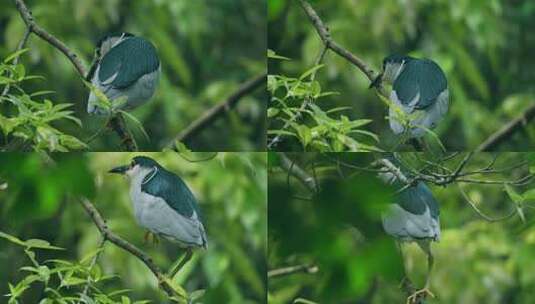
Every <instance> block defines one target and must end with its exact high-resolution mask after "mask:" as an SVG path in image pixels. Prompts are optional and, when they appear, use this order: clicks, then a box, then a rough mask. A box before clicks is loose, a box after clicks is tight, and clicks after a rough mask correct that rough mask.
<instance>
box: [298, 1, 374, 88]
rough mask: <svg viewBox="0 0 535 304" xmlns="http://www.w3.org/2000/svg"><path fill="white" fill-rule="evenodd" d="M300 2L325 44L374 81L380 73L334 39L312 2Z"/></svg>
mask: <svg viewBox="0 0 535 304" xmlns="http://www.w3.org/2000/svg"><path fill="white" fill-rule="evenodd" d="M299 3H300V4H301V7H302V8H303V10H304V11H305V13H306V14H307V16H308V18H309V19H310V21H311V22H312V25H314V27H315V28H316V32H317V33H318V35H319V36H320V38H321V41H322V42H323V44H324V45H325V46H326V47H327V48H329V49H331V50H332V51H333V52H335V53H336V54H338V55H339V56H341V57H342V58H344V59H346V60H347V61H349V62H351V63H352V64H353V65H354V66H356V67H357V68H359V69H360V70H361V71H362V72H363V73H364V74H365V75H366V77H368V79H369V80H370V81H374V80H375V78H377V76H378V75H379V74H378V73H376V72H374V71H373V69H372V68H370V67H369V66H368V65H367V64H366V62H364V61H363V60H362V59H360V58H359V57H357V56H355V55H354V54H352V53H351V52H349V51H348V50H346V49H344V48H343V47H341V46H340V45H339V44H338V43H336V41H334V40H333V39H332V37H331V34H330V33H329V29H328V28H327V27H326V26H325V24H324V23H323V21H321V19H320V17H319V16H318V14H317V13H316V11H315V10H314V9H313V8H312V6H310V4H309V3H308V2H307V1H305V0H299Z"/></svg>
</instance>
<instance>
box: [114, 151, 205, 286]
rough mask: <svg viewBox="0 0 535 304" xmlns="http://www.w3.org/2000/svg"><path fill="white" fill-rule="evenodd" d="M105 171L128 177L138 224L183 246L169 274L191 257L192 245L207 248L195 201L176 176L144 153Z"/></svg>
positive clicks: (183, 183) (172, 274)
mask: <svg viewBox="0 0 535 304" xmlns="http://www.w3.org/2000/svg"><path fill="white" fill-rule="evenodd" d="M109 172H110V173H117V174H123V175H126V176H127V177H128V179H129V180H130V199H131V201H132V206H133V209H134V215H135V218H136V221H137V223H138V224H139V225H140V226H142V227H144V228H146V229H148V230H149V231H150V232H152V233H153V234H155V235H158V236H162V237H164V238H166V239H168V240H170V241H172V242H176V243H178V244H179V245H180V246H181V247H184V248H186V249H187V250H186V254H185V256H184V258H183V259H182V261H180V262H178V261H177V263H178V264H176V265H175V266H173V267H172V270H171V276H174V274H175V273H176V272H177V271H178V270H180V268H182V266H184V264H185V263H186V262H187V261H188V260H189V259H191V256H192V254H193V253H192V249H193V248H196V247H202V248H206V247H207V239H206V232H205V230H204V225H203V223H202V218H201V213H200V210H199V206H198V205H197V200H196V199H195V196H194V195H193V193H192V192H191V190H190V189H189V188H188V186H187V185H186V183H185V182H184V181H183V180H182V179H181V178H180V177H179V176H178V175H176V174H174V173H172V172H170V171H167V170H166V169H165V168H164V167H162V166H161V165H160V164H158V163H157V162H156V161H155V160H154V159H152V158H149V157H145V156H136V157H134V158H133V160H132V162H131V163H130V164H129V165H125V166H120V167H116V168H114V169H112V170H110V171H109Z"/></svg>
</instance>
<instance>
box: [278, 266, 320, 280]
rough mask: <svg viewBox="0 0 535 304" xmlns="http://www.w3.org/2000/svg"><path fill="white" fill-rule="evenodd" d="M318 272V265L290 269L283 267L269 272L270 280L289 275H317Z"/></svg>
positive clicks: (290, 267)
mask: <svg viewBox="0 0 535 304" xmlns="http://www.w3.org/2000/svg"><path fill="white" fill-rule="evenodd" d="M316 272H318V266H316V265H308V264H305V265H295V266H288V267H282V268H277V269H273V270H270V271H268V278H270V279H271V278H275V277H282V276H287V275H292V274H296V273H310V274H312V273H316Z"/></svg>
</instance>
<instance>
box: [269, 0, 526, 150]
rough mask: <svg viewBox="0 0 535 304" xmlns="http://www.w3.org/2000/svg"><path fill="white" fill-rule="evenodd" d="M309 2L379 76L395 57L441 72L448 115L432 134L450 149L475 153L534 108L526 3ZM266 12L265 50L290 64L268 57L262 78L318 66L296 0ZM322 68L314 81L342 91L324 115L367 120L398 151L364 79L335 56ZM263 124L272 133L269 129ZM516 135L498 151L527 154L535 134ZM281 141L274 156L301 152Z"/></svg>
mask: <svg viewBox="0 0 535 304" xmlns="http://www.w3.org/2000/svg"><path fill="white" fill-rule="evenodd" d="M308 2H309V3H310V4H311V5H312V7H313V8H314V9H315V10H316V12H317V13H318V15H319V17H320V18H321V19H322V20H323V22H324V23H325V25H326V26H327V27H328V29H329V32H330V34H331V37H332V38H333V39H334V40H335V41H336V42H337V43H338V44H339V45H341V46H342V47H344V48H345V49H347V50H348V51H350V52H352V53H354V54H355V55H357V56H358V57H359V58H360V59H362V60H363V61H364V62H366V63H367V64H368V66H369V67H370V68H372V69H373V70H374V71H376V72H378V71H379V70H380V68H381V62H382V60H383V58H384V57H386V56H388V55H390V54H393V53H398V54H407V55H411V56H414V57H426V58H431V59H433V60H434V61H436V62H437V63H438V64H439V65H440V66H441V67H442V69H443V70H444V72H445V74H446V77H447V79H448V86H449V89H450V108H449V111H448V113H447V115H446V117H445V119H444V120H443V121H442V122H441V123H440V124H439V125H438V126H437V128H436V129H434V130H433V132H435V133H436V135H437V136H438V137H439V138H440V139H441V141H442V143H443V144H444V146H445V148H446V149H447V150H450V151H467V150H474V149H475V148H476V147H477V146H479V145H480V144H481V143H482V142H483V141H484V140H485V139H487V138H488V137H489V136H490V135H491V134H493V133H494V132H496V131H497V130H498V129H499V128H500V127H502V126H503V125H505V124H506V123H507V122H509V121H510V120H512V119H513V118H515V117H517V116H518V115H520V114H521V113H522V112H523V111H525V110H526V109H527V108H528V107H529V106H530V105H532V104H533V100H534V97H535V96H534V95H533V91H534V86H533V81H532V80H533V79H535V72H534V71H535V68H534V66H535V59H534V58H533V56H531V53H532V51H533V49H535V43H534V41H533V40H529V39H525V33H527V32H529V31H530V29H531V28H533V26H534V25H535V21H534V20H535V19H534V18H532V17H533V14H534V10H533V4H532V2H531V1H529V0H522V1H518V2H517V3H516V2H515V3H512V2H510V1H499V0H489V1H470V0H458V1H449V0H436V1H416V2H414V3H413V2H410V3H409V2H406V1H374V0H363V1H357V2H356V1H352V0H339V1H308ZM268 11H269V14H268V28H269V29H270V30H269V31H268V47H269V49H271V50H273V51H274V52H276V53H277V54H280V55H282V56H285V57H290V58H292V59H293V60H292V61H288V60H270V61H269V62H268V70H269V74H272V75H299V74H300V73H302V72H303V71H305V70H307V69H308V68H309V67H310V66H313V65H315V62H316V59H317V58H316V57H317V54H318V53H319V52H320V50H321V49H322V47H323V46H322V42H321V40H320V38H319V37H318V34H317V32H316V30H315V28H314V27H313V25H312V24H311V22H310V20H308V18H307V16H306V15H305V13H304V12H303V10H302V8H301V6H300V5H299V2H298V1H292V0H276V1H268ZM322 64H324V65H325V67H324V68H323V69H322V70H321V72H320V73H318V75H317V79H316V80H317V81H318V82H319V83H320V84H321V87H322V89H323V90H326V91H336V92H338V93H339V95H332V96H327V97H325V98H324V99H323V100H322V108H323V109H324V110H325V111H327V110H329V109H335V108H339V107H349V108H350V110H349V111H346V112H345V114H346V115H347V116H348V118H349V120H353V119H370V120H373V122H371V123H370V124H368V125H367V126H366V128H367V130H368V131H371V132H373V133H374V134H377V135H378V137H379V139H380V145H379V147H380V148H381V149H383V150H388V151H391V150H392V148H391V147H395V146H397V144H396V143H397V141H398V140H399V137H398V136H396V135H394V134H393V132H392V131H391V130H390V128H389V124H388V120H387V118H386V116H387V113H388V110H387V108H386V107H385V105H384V104H383V103H382V102H381V101H380V100H378V98H377V96H376V94H374V91H373V90H370V89H368V86H369V84H370V80H369V79H368V78H367V77H366V76H365V75H364V74H363V73H362V72H361V71H360V70H359V69H358V68H357V67H355V66H354V65H352V64H351V63H349V62H348V61H347V60H345V59H343V58H341V57H340V56H338V55H337V54H335V53H334V52H332V51H327V53H326V55H325V58H324V59H323V61H322ZM270 123H271V125H270V128H271V129H274V128H273V123H275V122H273V121H272V122H270ZM523 130H525V132H516V133H515V134H513V135H511V137H510V139H508V140H507V142H505V143H503V144H502V145H500V146H499V149H500V150H503V151H528V150H531V149H532V148H533V146H534V145H533V143H534V142H535V128H533V124H528V125H526V126H525V128H524V129H523ZM427 133H428V135H426V139H429V140H428V141H430V142H431V143H433V144H435V142H436V139H434V138H433V137H435V136H433V134H431V133H429V132H427ZM285 141H287V142H288V143H287V145H286V146H284V145H282V147H281V150H285V151H291V150H298V149H301V146H300V145H298V144H296V143H294V142H293V140H292V139H291V138H290V139H285ZM436 145H439V144H438V143H436ZM279 146H281V145H279ZM401 148H402V149H407V148H408V147H404V146H401Z"/></svg>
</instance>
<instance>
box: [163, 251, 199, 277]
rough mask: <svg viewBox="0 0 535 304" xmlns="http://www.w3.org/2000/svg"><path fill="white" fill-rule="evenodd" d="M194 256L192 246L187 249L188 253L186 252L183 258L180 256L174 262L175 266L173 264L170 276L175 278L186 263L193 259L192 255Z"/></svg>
mask: <svg viewBox="0 0 535 304" xmlns="http://www.w3.org/2000/svg"><path fill="white" fill-rule="evenodd" d="M192 256H193V250H192V249H191V248H188V249H186V253H184V255H183V257H182V258H178V259H177V260H176V262H175V263H173V266H171V270H170V271H169V273H168V277H170V278H173V277H174V276H175V275H176V274H177V273H178V272H179V271H180V270H181V269H182V268H183V267H184V265H186V263H187V262H188V261H189V260H191V257H192Z"/></svg>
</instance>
